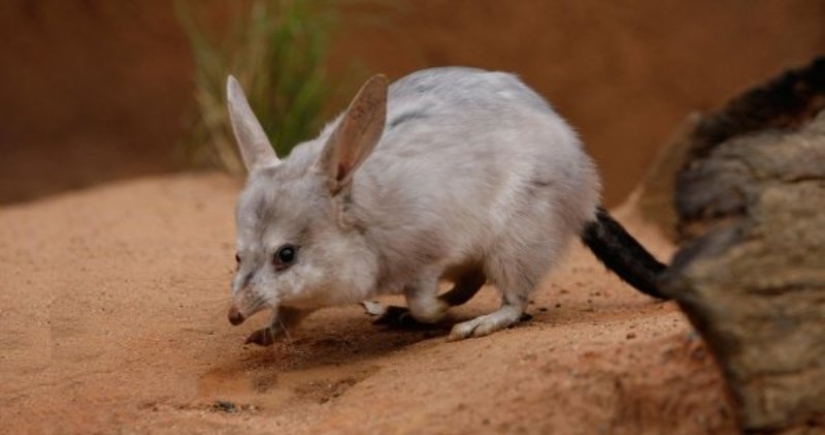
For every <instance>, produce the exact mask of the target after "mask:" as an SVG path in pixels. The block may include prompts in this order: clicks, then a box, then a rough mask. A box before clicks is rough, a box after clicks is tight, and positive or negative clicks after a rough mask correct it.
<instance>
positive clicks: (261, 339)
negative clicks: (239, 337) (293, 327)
mask: <svg viewBox="0 0 825 435" xmlns="http://www.w3.org/2000/svg"><path fill="white" fill-rule="evenodd" d="M283 333H284V329H283V328H280V327H275V326H270V327H267V328H261V329H259V330H257V331H255V332H253V333H252V334H250V335H249V337H247V338H246V341H245V342H244V344H257V345H258V346H272V345H273V344H275V340H277V339H278V338H279V337H280V336H282V335H283Z"/></svg>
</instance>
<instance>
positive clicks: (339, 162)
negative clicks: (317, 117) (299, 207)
mask: <svg viewBox="0 0 825 435" xmlns="http://www.w3.org/2000/svg"><path fill="white" fill-rule="evenodd" d="M387 86H388V81H387V77H386V76H385V75H382V74H379V75H376V76H373V77H372V78H371V79H369V80H367V82H366V83H365V84H364V86H362V87H361V90H360V91H358V94H357V95H356V96H355V98H353V100H352V102H351V103H350V105H349V107H348V108H347V111H346V113H345V114H344V116H343V118H342V119H341V122H340V123H339V124H338V126H337V127H336V128H335V131H333V132H332V134H331V135H330V137H329V139H328V140H327V143H326V145H325V146H324V150H323V151H322V152H321V157H320V159H319V161H318V165H319V169H320V170H321V173H322V174H324V175H325V176H326V177H327V185H328V186H329V190H330V192H331V193H332V194H333V195H336V194H338V193H339V192H340V191H341V190H343V189H344V188H345V187H347V186H348V185H349V184H350V183H351V182H352V176H353V174H354V173H355V171H356V170H357V169H358V167H359V166H361V163H363V162H364V160H366V158H367V157H369V155H370V154H371V153H372V151H373V150H374V149H375V146H376V145H377V144H378V141H379V140H380V139H381V133H383V131H384V123H385V122H386V117H387Z"/></svg>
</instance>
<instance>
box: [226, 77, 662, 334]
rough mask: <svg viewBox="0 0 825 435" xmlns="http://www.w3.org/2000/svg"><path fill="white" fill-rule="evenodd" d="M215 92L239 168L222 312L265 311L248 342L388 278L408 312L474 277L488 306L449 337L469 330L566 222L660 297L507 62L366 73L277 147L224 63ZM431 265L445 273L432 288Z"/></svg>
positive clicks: (574, 140)
mask: <svg viewBox="0 0 825 435" xmlns="http://www.w3.org/2000/svg"><path fill="white" fill-rule="evenodd" d="M227 93H228V103H229V112H230V116H231V120H232V126H233V130H234V133H235V138H236V140H237V142H238V145H239V148H240V151H241V156H242V158H243V161H244V164H245V165H246V168H247V170H248V173H249V175H248V180H247V184H246V187H245V188H244V190H243V192H242V193H241V195H240V197H239V199H238V204H237V210H236V227H237V228H236V230H237V240H236V244H237V256H236V260H237V263H238V265H237V272H236V273H235V276H234V278H233V281H232V305H231V307H230V309H229V313H228V317H229V320H230V322H231V323H232V324H240V323H241V322H243V321H244V320H245V319H246V318H248V317H249V316H251V315H253V314H255V313H256V312H258V311H261V310H264V309H268V310H270V311H271V312H272V320H271V322H270V323H269V325H268V326H267V327H266V328H263V329H261V330H258V331H256V332H255V333H253V334H252V335H251V336H250V337H249V339H248V342H254V343H257V344H261V345H268V344H271V343H272V342H273V341H274V340H275V339H276V338H277V337H278V336H279V335H280V334H282V333H283V332H284V331H285V330H286V329H289V328H292V327H293V326H295V325H297V324H298V322H299V321H301V319H303V318H304V317H305V316H307V315H308V314H309V313H311V312H313V311H314V310H317V309H319V308H322V307H328V306H333V305H341V304H350V303H357V302H360V301H364V300H368V299H370V298H372V297H374V296H376V295H379V294H403V295H404V296H405V299H406V302H407V306H408V310H409V315H410V316H411V317H412V318H413V319H415V320H416V321H418V322H424V323H434V322H439V321H440V320H442V319H443V318H444V316H445V314H446V313H447V311H448V309H449V308H450V307H451V306H454V305H458V304H462V303H464V302H466V301H467V300H469V299H470V298H471V297H472V296H473V295H474V294H475V293H476V292H477V291H478V290H479V288H481V286H482V285H484V284H485V283H488V282H489V283H491V284H493V285H495V287H497V288H498V290H499V291H500V292H501V306H500V308H499V309H498V310H496V311H494V312H492V313H489V314H485V315H482V316H479V317H477V318H474V319H471V320H468V321H464V322H461V323H457V324H456V325H454V326H453V327H452V330H451V332H450V334H449V339H451V340H457V339H463V338H467V337H479V336H484V335H487V334H490V333H492V332H494V331H497V330H500V329H503V328H506V327H508V326H510V325H513V324H514V323H516V322H518V321H519V319H520V318H521V316H522V314H523V313H524V311H525V308H526V306H527V304H528V298H529V296H530V294H531V292H532V291H533V290H534V289H535V288H536V286H537V285H538V284H539V282H540V281H541V280H542V279H543V278H544V277H545V276H546V275H547V274H548V272H549V271H550V270H551V269H552V268H553V266H554V265H556V264H557V263H559V262H560V259H561V258H562V255H563V252H564V250H565V248H566V247H567V245H568V244H569V242H570V240H571V239H573V238H575V237H576V236H578V237H580V238H581V239H582V240H583V241H584V243H585V244H586V245H587V246H589V247H590V248H591V249H592V250H593V252H594V253H595V254H596V256H597V257H598V258H599V259H600V260H601V261H602V262H603V263H604V264H605V265H606V266H607V267H608V268H609V269H611V270H613V271H614V272H615V273H617V274H618V275H619V276H620V277H621V278H623V279H624V280H625V281H626V282H628V283H630V284H631V285H633V286H634V287H636V288H637V289H638V290H640V291H642V292H644V293H646V294H648V295H651V296H653V297H657V298H663V295H662V294H661V293H660V292H659V290H658V289H657V286H656V279H657V277H658V276H659V275H660V274H661V273H662V272H663V271H664V269H665V268H666V266H665V265H663V264H662V263H660V262H658V261H657V260H656V259H655V258H654V257H653V256H652V255H651V254H650V253H648V252H647V251H646V250H645V249H644V248H643V247H642V246H641V245H640V244H639V243H638V242H636V241H635V240H634V239H633V237H631V236H630V235H629V234H628V233H627V232H626V231H625V230H624V229H623V228H622V227H621V225H620V224H619V223H618V222H616V221H615V220H614V219H612V218H611V217H610V215H609V214H608V213H607V212H606V211H605V210H604V209H603V208H601V206H600V190H601V185H600V181H599V176H598V174H597V171H596V168H595V166H594V164H593V162H592V160H591V159H590V157H588V155H587V154H586V152H585V151H584V149H583V147H582V144H581V142H580V140H579V139H578V137H577V136H576V134H575V132H574V131H573V130H572V129H571V127H570V126H569V125H568V124H567V123H566V122H565V121H564V120H563V119H562V118H561V117H560V116H559V115H557V114H556V113H555V112H554V111H553V109H552V108H551V106H550V105H549V104H548V103H547V102H546V101H545V100H544V99H542V98H541V97H540V96H539V95H538V94H537V93H536V92H534V91H533V90H531V89H530V88H529V87H527V86H526V85H525V84H524V83H523V82H522V81H520V80H519V79H518V78H517V77H516V76H514V75H512V74H508V73H502V72H488V71H483V70H479V69H472V68H459V67H450V68H435V69H427V70H423V71H418V72H415V73H413V74H410V75H408V76H406V77H404V78H402V79H400V80H398V81H397V82H395V83H393V84H392V85H389V83H388V80H387V78H386V77H385V76H383V75H377V76H375V77H373V78H371V79H370V80H368V81H367V82H366V84H364V85H363V87H362V88H361V90H360V91H359V92H358V94H357V95H356V96H355V98H354V99H353V100H352V102H351V103H350V105H349V107H348V108H347V109H346V111H345V112H344V113H343V114H342V115H340V116H338V117H337V118H336V119H335V120H334V121H332V122H331V123H330V124H328V125H327V126H326V127H325V128H324V129H323V131H322V132H321V134H320V135H319V136H318V137H317V138H315V139H313V140H310V141H308V142H305V143H302V144H300V145H298V146H297V147H296V148H294V149H293V150H292V152H291V153H290V154H289V156H288V157H286V158H283V159H281V158H279V157H278V156H277V155H276V154H275V153H274V151H273V149H272V147H271V145H270V143H269V140H268V139H267V136H266V134H265V132H264V130H263V129H262V127H261V125H260V123H259V121H258V120H257V119H256V117H255V115H254V114H253V113H252V110H251V109H250V107H249V104H248V103H247V100H246V97H245V95H244V92H243V90H242V89H241V87H240V85H239V84H238V82H237V81H236V80H235V79H234V78H232V77H231V76H230V77H229V79H228V83H227ZM441 280H446V281H449V282H452V283H454V286H453V288H452V289H451V290H449V291H447V292H446V293H444V294H439V292H438V289H439V282H440V281H441Z"/></svg>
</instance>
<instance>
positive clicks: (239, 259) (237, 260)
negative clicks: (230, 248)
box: [235, 254, 241, 263]
mask: <svg viewBox="0 0 825 435" xmlns="http://www.w3.org/2000/svg"><path fill="white" fill-rule="evenodd" d="M240 262H241V256H240V255H238V254H235V263H240Z"/></svg>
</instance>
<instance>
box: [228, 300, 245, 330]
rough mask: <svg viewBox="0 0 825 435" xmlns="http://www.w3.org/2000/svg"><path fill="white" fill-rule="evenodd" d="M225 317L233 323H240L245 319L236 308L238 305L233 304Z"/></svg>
mask: <svg viewBox="0 0 825 435" xmlns="http://www.w3.org/2000/svg"><path fill="white" fill-rule="evenodd" d="M226 317H227V318H229V323H231V324H233V325H240V324H241V323H243V321H244V320H246V317H244V315H243V314H242V313H241V311H240V310H238V307H237V306H235V305H234V304H233V305H232V306H231V307H229V312H228V313H227V315H226Z"/></svg>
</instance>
